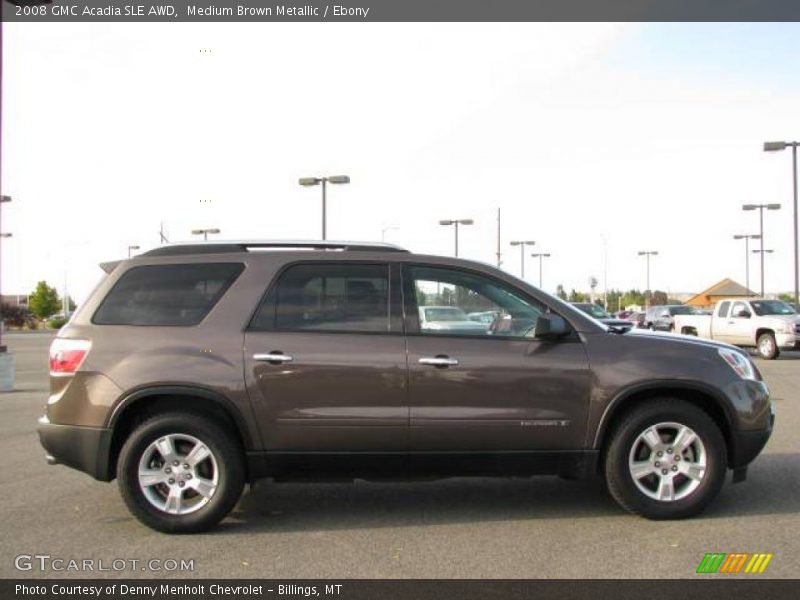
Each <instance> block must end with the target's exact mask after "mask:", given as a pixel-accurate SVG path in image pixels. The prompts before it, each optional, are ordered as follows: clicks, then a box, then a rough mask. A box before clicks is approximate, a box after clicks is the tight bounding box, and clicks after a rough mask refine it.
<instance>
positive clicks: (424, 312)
mask: <svg viewBox="0 0 800 600" xmlns="http://www.w3.org/2000/svg"><path fill="white" fill-rule="evenodd" d="M493 320H494V319H492V321H493ZM491 323H492V322H491V321H490V322H489V323H484V322H482V321H473V320H472V319H470V318H469V316H468V315H467V313H465V312H464V311H463V310H462V309H460V308H459V307H457V306H420V307H419V327H420V329H436V330H439V331H460V332H464V331H474V332H475V333H479V334H481V335H483V334H484V333H486V330H487V329H488V328H489V325H491Z"/></svg>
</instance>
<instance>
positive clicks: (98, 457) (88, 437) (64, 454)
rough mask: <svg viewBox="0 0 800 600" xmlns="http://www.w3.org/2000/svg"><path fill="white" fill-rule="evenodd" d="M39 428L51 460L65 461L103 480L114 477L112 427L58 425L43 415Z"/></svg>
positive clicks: (42, 441)
mask: <svg viewBox="0 0 800 600" xmlns="http://www.w3.org/2000/svg"><path fill="white" fill-rule="evenodd" d="M37 431H38V433H39V441H40V442H41V444H42V447H43V448H44V449H45V452H47V462H48V463H50V464H62V465H66V466H68V467H72V468H73V469H78V470H79V471H83V472H84V473H87V474H89V475H91V476H92V477H94V478H95V479H98V480H100V481H111V465H110V464H109V454H110V449H111V429H106V428H102V427H79V426H77V425H56V424H54V423H50V421H49V420H48V419H47V417H42V418H40V419H39V426H38V428H37Z"/></svg>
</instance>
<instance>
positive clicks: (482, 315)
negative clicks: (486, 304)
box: [467, 310, 500, 327]
mask: <svg viewBox="0 0 800 600" xmlns="http://www.w3.org/2000/svg"><path fill="white" fill-rule="evenodd" d="M467 316H468V317H469V318H470V320H472V321H477V322H478V323H483V324H484V325H486V327H489V325H491V324H492V323H494V320H495V319H496V318H497V317H499V316H500V313H498V312H495V311H493V310H484V311H481V312H471V313H467Z"/></svg>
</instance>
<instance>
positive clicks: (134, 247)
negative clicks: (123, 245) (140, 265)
mask: <svg viewBox="0 0 800 600" xmlns="http://www.w3.org/2000/svg"><path fill="white" fill-rule="evenodd" d="M138 249H139V246H128V258H130V257H131V252H132V251H133V250H138Z"/></svg>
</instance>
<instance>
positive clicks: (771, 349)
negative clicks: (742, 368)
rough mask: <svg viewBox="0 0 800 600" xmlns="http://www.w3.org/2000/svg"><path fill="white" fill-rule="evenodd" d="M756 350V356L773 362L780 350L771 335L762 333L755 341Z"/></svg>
mask: <svg viewBox="0 0 800 600" xmlns="http://www.w3.org/2000/svg"><path fill="white" fill-rule="evenodd" d="M756 350H757V352H758V355H759V356H760V357H761V358H763V359H764V360H774V359H776V358H778V355H779V354H780V350H778V344H777V342H776V341H775V336H774V335H773V334H772V333H762V334H761V335H760V336H758V340H756Z"/></svg>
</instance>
